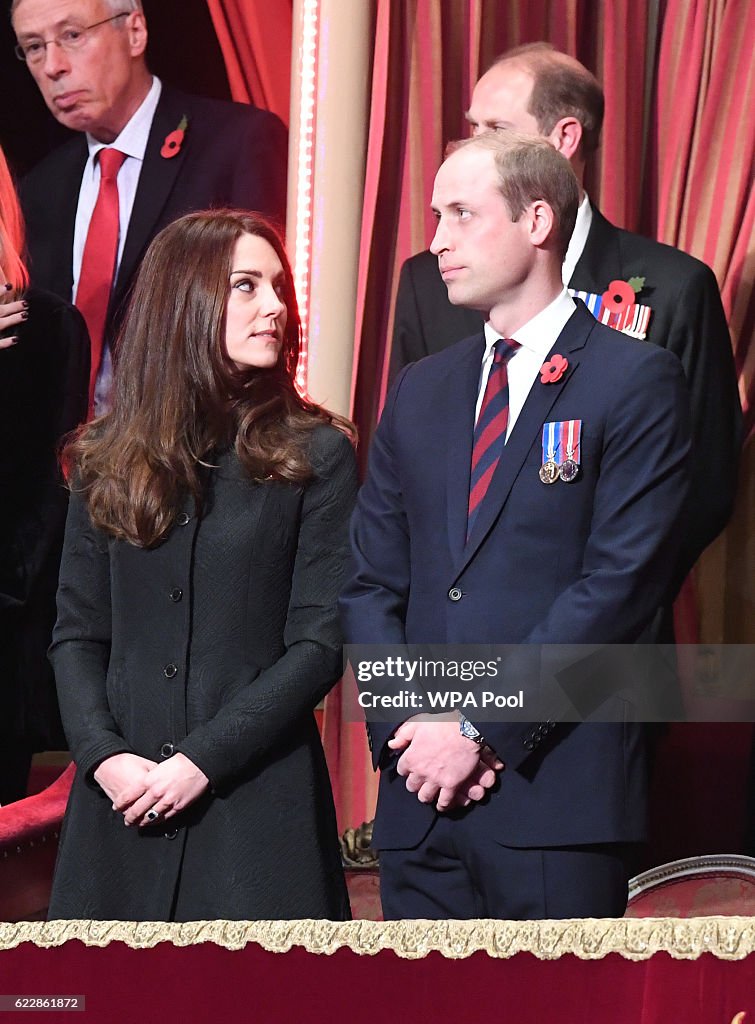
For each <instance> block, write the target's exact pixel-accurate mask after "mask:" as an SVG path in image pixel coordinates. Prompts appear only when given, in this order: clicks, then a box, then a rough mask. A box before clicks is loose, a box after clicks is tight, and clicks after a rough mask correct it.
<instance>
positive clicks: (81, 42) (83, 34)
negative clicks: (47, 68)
mask: <svg viewBox="0 0 755 1024" xmlns="http://www.w3.org/2000/svg"><path fill="white" fill-rule="evenodd" d="M131 13H132V12H131V11H121V13H120V14H114V15H113V17H112V18H104V19H103V20H102V21H95V23H94V25H86V26H85V27H84V28H67V29H66V30H65V32H61V33H60V35H59V36H55V37H54V38H53V39H48V40H47V42H45V40H44V39H33V40H32V41H31V42H30V43H17V44H16V47H15V53H16V56H17V57H18V59H19V60H23V61H25V62H26V63H27V64H32V65H34V64H41V63H42V61H43V60H44V59H45V55H46V54H47V47H48V46H49V45H50V43H55V45H56V46H59V47H60V48H61V50H65V51H66V53H70V52H73V51H75V50H82V49H83V48H84V47H85V46H86V43H87V39H88V38H89V33H90V32H91V31H92V29H93V28H99V27H100V25H107V24H108V22H110V21H117V20H118V19H119V18H127V17H128V16H129V14H131Z"/></svg>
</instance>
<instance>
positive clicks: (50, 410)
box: [0, 289, 89, 803]
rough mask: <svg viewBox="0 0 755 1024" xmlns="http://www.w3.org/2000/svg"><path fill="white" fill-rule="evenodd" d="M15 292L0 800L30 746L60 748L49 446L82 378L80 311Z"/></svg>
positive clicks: (12, 786) (3, 420) (1, 414)
mask: <svg viewBox="0 0 755 1024" xmlns="http://www.w3.org/2000/svg"><path fill="white" fill-rule="evenodd" d="M24 298H25V299H26V301H27V302H28V303H29V318H28V320H26V321H25V322H24V323H22V324H19V325H18V327H16V328H15V330H14V333H15V334H16V335H17V336H18V342H17V343H16V344H15V345H14V346H13V347H12V348H9V349H7V350H5V351H3V352H0V494H1V495H2V501H0V803H10V802H11V801H12V800H17V799H20V798H21V797H23V796H25V795H26V777H27V774H28V764H29V761H30V760H31V755H32V753H33V752H34V751H35V750H45V749H49V748H51V747H52V748H53V749H55V748H57V747H60V746H63V745H64V741H63V735H62V730H61V727H60V720H59V717H58V710H57V702H56V700H55V685H54V681H53V678H52V671H51V669H50V665H49V663H48V661H47V657H46V653H47V648H48V646H49V643H50V637H51V636H52V627H53V625H54V624H55V591H56V589H57V585H58V566H59V565H60V552H61V548H62V546H63V525H64V523H65V517H66V508H67V507H68V492H67V491H66V489H65V487H64V486H63V481H62V478H61V474H60V469H59V467H58V459H57V448H58V444H59V442H60V440H61V438H62V437H63V436H64V435H65V434H67V433H68V432H69V431H71V430H73V429H74V428H75V427H77V426H78V424H79V423H81V421H82V420H83V419H84V417H85V416H86V409H87V383H88V380H89V337H88V335H87V331H86V326H85V324H84V320H83V318H82V316H81V314H80V313H79V312H78V311H77V310H76V309H74V308H73V306H71V305H70V304H69V303H67V302H62V301H61V300H60V299H58V298H57V297H56V296H54V295H49V294H47V293H46V292H39V291H37V290H36V289H32V290H31V291H28V292H27V293H26V294H25V296H24Z"/></svg>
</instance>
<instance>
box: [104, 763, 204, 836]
mask: <svg viewBox="0 0 755 1024" xmlns="http://www.w3.org/2000/svg"><path fill="white" fill-rule="evenodd" d="M94 779H95V782H97V783H98V785H99V786H100V787H101V788H102V789H103V790H104V792H105V793H106V794H107V796H108V797H109V798H110V799H111V800H112V801H113V810H114V811H119V812H120V813H121V814H122V815H123V820H124V824H126V825H138V826H139V827H140V828H141V827H142V826H144V825H153V824H154V823H155V822H156V821H157V820H158V819H167V818H172V817H173V816H174V815H176V814H178V813H179V812H180V811H183V810H185V809H186V808H187V807H188V806H189V805H190V804H192V803H194V801H195V800H197V799H198V798H199V797H200V796H201V795H202V794H203V793H204V792H205V791H206V790H207V789H208V788H209V785H210V780H209V779H208V778H207V776H206V775H205V774H204V772H202V771H201V770H200V769H199V768H197V766H196V765H195V764H194V762H193V761H190V760H189V758H188V757H186V756H185V755H184V754H181V753H176V754H173V756H172V757H169V758H168V759H167V760H166V761H162V762H160V763H159V764H158V763H157V762H155V761H150V760H149V758H146V757H140V756H139V755H138V754H129V753H123V754H114V755H113V756H112V757H108V758H106V759H105V760H104V761H103V762H102V764H101V765H99V767H98V768H97V770H96V771H95V773H94Z"/></svg>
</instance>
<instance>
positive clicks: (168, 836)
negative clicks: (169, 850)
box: [165, 828, 178, 839]
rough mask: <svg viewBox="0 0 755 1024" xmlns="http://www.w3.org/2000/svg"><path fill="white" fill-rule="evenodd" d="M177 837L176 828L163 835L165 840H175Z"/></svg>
mask: <svg viewBox="0 0 755 1024" xmlns="http://www.w3.org/2000/svg"><path fill="white" fill-rule="evenodd" d="M177 835H178V829H177V828H172V829H170V831H169V832H166V833H165V838H166V839H175V838H176V836H177Z"/></svg>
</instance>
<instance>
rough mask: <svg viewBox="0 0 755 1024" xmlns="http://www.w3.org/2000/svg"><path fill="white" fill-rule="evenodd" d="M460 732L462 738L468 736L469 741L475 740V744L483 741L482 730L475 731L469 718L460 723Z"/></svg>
mask: <svg viewBox="0 0 755 1024" xmlns="http://www.w3.org/2000/svg"><path fill="white" fill-rule="evenodd" d="M459 731H460V732H461V734H462V736H466V738H467V739H468V740H474V741H475V743H479V742H480V739H481V735H480V730H479V729H475V727H474V726H473V725H472V723H471V722H470V721H469V719H468V718H462V719H461V721H460V722H459Z"/></svg>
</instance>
